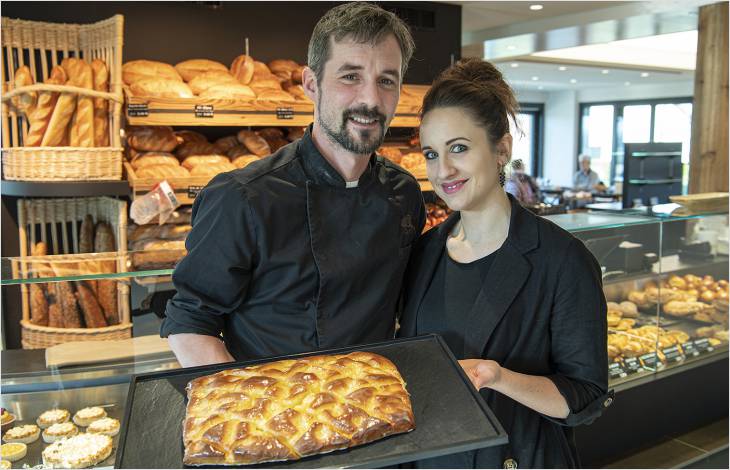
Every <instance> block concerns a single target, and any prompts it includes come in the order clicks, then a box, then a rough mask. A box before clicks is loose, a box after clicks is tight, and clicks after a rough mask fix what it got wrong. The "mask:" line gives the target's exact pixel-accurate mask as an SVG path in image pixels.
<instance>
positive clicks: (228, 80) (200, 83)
mask: <svg viewBox="0 0 730 470" xmlns="http://www.w3.org/2000/svg"><path fill="white" fill-rule="evenodd" d="M189 85H190V89H191V90H192V91H193V93H195V94H196V95H199V94H201V93H203V92H204V91H205V90H207V89H208V88H211V87H214V86H216V85H241V84H240V83H238V80H236V79H235V78H233V75H231V74H230V73H229V72H228V71H225V72H223V71H220V70H213V71H211V72H205V73H202V74H200V75H198V76H197V77H195V78H194V79H192V80H191V81H190V83H189ZM241 86H245V85H241Z"/></svg>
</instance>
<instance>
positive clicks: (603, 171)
mask: <svg viewBox="0 0 730 470" xmlns="http://www.w3.org/2000/svg"><path fill="white" fill-rule="evenodd" d="M613 114H614V109H613V105H600V106H590V107H588V110H587V112H586V114H585V115H584V116H583V122H582V126H583V129H582V134H583V145H582V148H581V153H584V154H587V155H590V156H591V169H592V170H593V171H595V172H596V173H598V178H599V179H600V180H601V181H604V182H608V181H609V180H610V178H611V158H612V150H613Z"/></svg>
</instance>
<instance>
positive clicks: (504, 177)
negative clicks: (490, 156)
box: [499, 165, 507, 188]
mask: <svg viewBox="0 0 730 470" xmlns="http://www.w3.org/2000/svg"><path fill="white" fill-rule="evenodd" d="M506 182H507V175H505V174H504V165H502V166H500V167H499V185H500V186H502V187H503V188H504V184H505V183H506Z"/></svg>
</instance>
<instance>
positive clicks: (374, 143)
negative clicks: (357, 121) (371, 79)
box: [318, 95, 385, 155]
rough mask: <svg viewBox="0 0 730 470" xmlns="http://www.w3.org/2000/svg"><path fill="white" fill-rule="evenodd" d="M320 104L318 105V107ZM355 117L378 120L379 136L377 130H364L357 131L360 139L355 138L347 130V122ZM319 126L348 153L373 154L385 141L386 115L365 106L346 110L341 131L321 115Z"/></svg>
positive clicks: (343, 114) (343, 113)
mask: <svg viewBox="0 0 730 470" xmlns="http://www.w3.org/2000/svg"><path fill="white" fill-rule="evenodd" d="M320 96H321V95H320ZM320 103H321V99H320ZM320 103H318V106H319V105H320ZM319 108H320V109H322V107H321V106H319ZM353 115H357V116H360V117H364V118H366V119H377V121H378V126H379V129H380V132H379V135H375V134H376V132H377V131H376V130H372V131H370V130H362V131H355V132H357V133H358V134H359V137H360V139H355V138H353V136H352V135H351V134H350V132H348V130H347V122H348V120H349V118H350V117H351V116H353ZM319 125H320V126H322V129H324V131H325V133H327V135H328V136H329V138H330V139H331V140H332V141H334V142H336V143H338V144H339V145H340V146H341V147H342V148H344V149H345V150H347V151H348V152H352V153H354V154H358V155H370V154H372V153H373V152H375V151H376V150H377V149H378V148H379V147H380V145H381V144H382V143H383V140H385V115H384V114H382V113H381V112H379V111H378V109H377V108H373V109H368V108H367V107H365V106H361V107H359V108H355V109H346V110H345V111H343V112H342V121H341V124H340V128H339V129H334V128H333V127H332V126H330V123H328V122H326V121H325V120H324V119H322V114H320V115H319Z"/></svg>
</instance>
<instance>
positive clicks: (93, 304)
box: [76, 281, 107, 328]
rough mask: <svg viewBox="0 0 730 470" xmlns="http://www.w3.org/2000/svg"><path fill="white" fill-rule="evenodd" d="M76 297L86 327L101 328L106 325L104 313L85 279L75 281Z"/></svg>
mask: <svg viewBox="0 0 730 470" xmlns="http://www.w3.org/2000/svg"><path fill="white" fill-rule="evenodd" d="M76 299H77V300H78V303H79V305H80V306H81V311H82V312H83V314H84V323H85V324H86V327H87V328H103V327H105V326H107V323H106V320H105V319H104V313H103V312H102V310H101V307H100V306H99V302H98V301H97V300H96V297H95V296H94V291H93V289H92V288H91V287H90V285H89V284H88V283H87V282H85V281H79V282H76Z"/></svg>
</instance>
